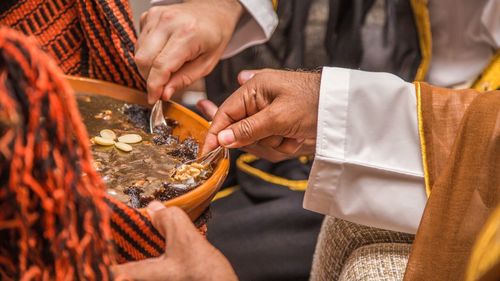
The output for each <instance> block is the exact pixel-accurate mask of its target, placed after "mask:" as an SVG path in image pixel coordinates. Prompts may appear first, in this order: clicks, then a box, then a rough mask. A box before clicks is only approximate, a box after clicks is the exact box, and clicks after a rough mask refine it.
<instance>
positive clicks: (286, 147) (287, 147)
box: [274, 138, 304, 155]
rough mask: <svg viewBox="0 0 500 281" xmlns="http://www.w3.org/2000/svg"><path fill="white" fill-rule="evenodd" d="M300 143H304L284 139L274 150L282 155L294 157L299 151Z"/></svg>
mask: <svg viewBox="0 0 500 281" xmlns="http://www.w3.org/2000/svg"><path fill="white" fill-rule="evenodd" d="M302 143H304V139H292V138H284V139H283V142H281V144H280V145H279V146H277V147H275V148H274V149H275V150H276V151H278V152H281V153H284V154H288V155H294V154H295V153H297V151H299V149H300V147H301V146H302Z"/></svg>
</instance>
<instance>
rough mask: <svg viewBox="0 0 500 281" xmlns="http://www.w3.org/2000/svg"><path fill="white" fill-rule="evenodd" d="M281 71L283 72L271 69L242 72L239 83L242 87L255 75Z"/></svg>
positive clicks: (239, 75)
mask: <svg viewBox="0 0 500 281" xmlns="http://www.w3.org/2000/svg"><path fill="white" fill-rule="evenodd" d="M279 71H282V70H276V69H270V68H263V69H247V70H242V71H240V73H238V82H239V83H240V85H243V84H245V83H246V82H247V81H248V80H250V79H252V78H253V77H254V76H255V74H257V73H262V72H279Z"/></svg>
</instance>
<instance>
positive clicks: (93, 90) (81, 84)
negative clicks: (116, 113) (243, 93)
mask: <svg viewBox="0 0 500 281" xmlns="http://www.w3.org/2000/svg"><path fill="white" fill-rule="evenodd" d="M66 79H67V81H68V82H69V84H70V85H71V87H72V88H73V90H74V91H75V93H76V95H79V94H85V95H100V96H107V97H111V98H114V99H117V100H122V101H125V102H127V103H132V104H139V105H142V106H146V107H151V106H150V105H149V104H148V103H147V100H146V94H145V93H143V92H141V91H138V90H135V89H131V88H128V87H124V86H120V85H117V84H113V83H109V82H104V81H99V80H95V79H90V78H82V77H74V76H66ZM163 109H164V114H165V117H169V118H172V119H175V120H177V121H179V124H180V126H177V127H176V128H175V129H174V134H175V135H177V136H179V137H180V138H181V139H184V138H186V137H189V136H191V137H193V138H195V139H196V140H197V141H198V143H199V144H200V145H202V144H203V142H204V140H205V135H206V133H207V131H208V127H209V123H208V122H207V121H206V120H205V119H203V118H202V117H200V116H199V115H197V114H196V113H194V112H192V111H191V110H189V109H187V108H185V107H184V106H182V105H179V104H177V103H175V102H171V101H168V102H165V103H164V104H163ZM228 171H229V153H228V151H227V150H225V151H224V155H223V158H222V159H220V160H219V162H218V163H217V166H216V167H215V169H214V172H213V174H212V176H211V177H210V178H209V179H208V180H207V181H205V182H204V183H203V184H201V185H200V186H198V187H197V188H195V189H193V190H191V191H189V192H188V193H186V194H183V195H181V196H179V197H176V198H173V199H171V200H168V201H165V202H164V203H165V205H166V206H177V207H180V208H182V209H183V210H184V211H185V212H186V213H187V214H188V215H189V217H190V218H191V219H192V220H195V219H197V218H198V217H199V216H200V215H201V214H202V213H203V211H204V210H205V209H206V208H207V207H208V205H209V204H210V202H211V201H212V198H213V197H214V196H215V194H216V193H217V191H218V190H219V188H220V187H221V185H222V182H223V181H224V179H225V178H226V176H227V173H228ZM141 211H144V210H141Z"/></svg>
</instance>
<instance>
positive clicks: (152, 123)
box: [149, 100, 167, 134]
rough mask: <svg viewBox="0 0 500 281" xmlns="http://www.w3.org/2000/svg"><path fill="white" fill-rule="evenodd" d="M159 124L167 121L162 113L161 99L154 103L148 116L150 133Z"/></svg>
mask: <svg viewBox="0 0 500 281" xmlns="http://www.w3.org/2000/svg"><path fill="white" fill-rule="evenodd" d="M159 125H165V126H166V125H167V121H165V116H164V115H163V102H162V101H161V100H158V101H157V102H156V103H155V105H154V106H153V109H152V110H151V115H150V116H149V131H150V132H151V134H152V133H154V128H156V126H159Z"/></svg>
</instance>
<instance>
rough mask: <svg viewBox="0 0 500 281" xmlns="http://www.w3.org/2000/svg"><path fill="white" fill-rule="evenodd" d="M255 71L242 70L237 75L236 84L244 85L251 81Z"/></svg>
mask: <svg viewBox="0 0 500 281" xmlns="http://www.w3.org/2000/svg"><path fill="white" fill-rule="evenodd" d="M257 72H258V71H257V70H243V71H241V72H240V73H239V74H238V82H239V83H240V85H243V84H245V82H247V81H248V80H250V79H252V77H254V76H255V73H257Z"/></svg>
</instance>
